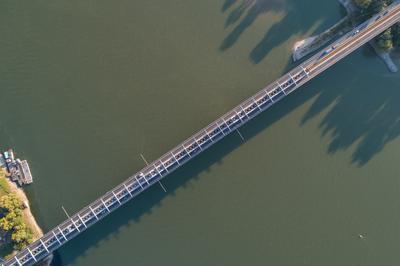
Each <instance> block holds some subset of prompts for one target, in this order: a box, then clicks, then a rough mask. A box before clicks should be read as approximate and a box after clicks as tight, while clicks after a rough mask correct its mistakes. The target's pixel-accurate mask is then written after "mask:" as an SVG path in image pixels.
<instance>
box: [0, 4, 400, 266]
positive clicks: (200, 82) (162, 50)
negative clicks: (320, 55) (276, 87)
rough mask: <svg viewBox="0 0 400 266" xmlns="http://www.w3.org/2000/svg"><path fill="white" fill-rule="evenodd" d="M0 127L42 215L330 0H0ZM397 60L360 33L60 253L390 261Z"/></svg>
mask: <svg viewBox="0 0 400 266" xmlns="http://www.w3.org/2000/svg"><path fill="white" fill-rule="evenodd" d="M0 10H1V11H0V14H1V20H2V21H3V22H2V23H0V33H1V36H2V37H1V41H0V58H1V65H0V76H1V78H0V88H1V92H2V94H1V97H0V104H1V105H0V106H1V107H2V110H3V112H2V115H1V117H0V140H1V147H2V148H7V147H13V148H14V149H15V150H16V152H17V154H18V156H19V157H21V158H26V159H28V160H29V162H30V166H31V170H32V173H33V176H34V184H33V185H31V186H30V187H29V188H27V193H28V196H29V198H30V199H31V203H32V209H33V212H34V214H35V215H36V217H37V218H38V221H39V223H40V224H41V225H42V226H43V229H44V230H45V231H46V230H49V229H51V228H52V227H53V226H55V225H57V224H58V223H60V222H61V221H63V220H64V219H65V218H66V217H65V214H64V212H63V211H62V209H61V206H64V207H65V209H66V210H67V211H68V212H70V213H71V214H72V213H74V212H76V211H77V210H79V209H80V208H81V207H83V206H84V205H85V204H87V203H89V202H91V201H92V200H94V199H95V198H96V197H97V196H99V195H101V194H102V193H104V192H105V191H107V190H108V189H109V188H111V187H113V186H114V185H116V184H118V183H119V182H121V181H122V180H124V179H125V178H126V177H128V176H129V175H130V174H132V173H134V172H136V171H137V170H139V169H140V168H142V167H143V166H144V162H143V161H142V159H141V157H140V154H143V155H144V156H145V157H146V159H147V160H148V161H151V160H153V159H156V158H157V157H158V156H159V155H161V154H162V153H163V152H165V151H167V150H168V149H169V148H171V147H173V146H174V145H175V144H177V143H178V142H180V141H181V140H183V139H184V138H186V137H188V136H190V135H191V134H192V133H194V132H195V131H196V130H198V129H200V128H201V127H203V126H205V125H206V124H208V123H209V122H210V121H212V120H213V119H215V118H216V117H218V116H219V115H221V114H222V113H224V112H225V111H227V110H229V109H230V108H231V107H233V106H234V105H235V104H237V103H239V102H240V101H241V100H243V99H244V98H246V97H248V96H250V95H252V94H253V93H255V92H257V91H258V90H259V89H261V88H262V87H263V86H264V85H266V84H268V83H269V82H271V81H273V80H274V79H276V78H278V77H279V76H280V75H281V74H282V73H284V72H285V71H286V70H288V69H290V68H291V67H292V66H293V64H292V63H291V48H292V46H293V44H294V43H295V42H296V41H298V40H300V39H302V38H304V37H308V36H310V35H312V34H313V33H315V32H321V31H322V30H323V29H325V28H326V27H328V26H329V25H332V24H333V23H335V22H336V21H338V20H339V19H340V17H341V15H342V14H343V12H344V11H343V10H342V8H341V7H340V6H339V4H338V3H337V2H336V1H335V0H330V1H320V0H302V1H299V0H218V1H215V0H202V1H181V0H170V1H163V0H153V1H127V0H122V1H104V0H100V1H94V0H87V1H77V0H71V1H62V0H56V1H54V0H52V1H50V0H38V1H23V2H20V1H11V0H4V1H2V2H1V3H0ZM399 82H400V74H390V73H389V72H388V71H387V69H386V68H385V66H384V64H383V63H382V62H381V61H380V60H379V59H378V58H377V57H376V56H374V54H373V53H372V52H371V50H370V49H369V48H368V47H365V48H362V49H360V50H358V51H357V52H355V53H354V54H352V55H350V56H349V57H348V58H346V59H344V60H343V61H342V62H340V63H338V64H337V65H336V66H334V67H333V68H331V69H329V70H328V71H326V72H325V73H323V74H322V75H321V76H319V77H318V78H316V79H315V80H313V81H311V82H310V83H308V84H307V85H305V86H304V87H303V88H302V89H301V90H299V91H298V92H296V93H294V94H293V95H291V96H290V97H288V98H287V99H285V100H284V101H282V102H281V103H279V104H278V105H276V106H274V107H273V108H272V109H270V110H268V111H267V112H266V113H265V114H263V115H261V116H260V117H258V118H257V119H255V120H254V121H252V122H250V123H249V124H248V125H246V126H245V127H243V128H242V129H241V130H240V131H241V133H242V135H243V136H244V138H245V141H244V142H243V141H242V140H241V138H240V137H239V136H238V135H236V134H233V135H231V136H229V137H227V138H226V139H225V140H223V141H222V142H220V143H219V144H217V145H216V146H215V147H213V148H211V149H210V150H208V151H207V152H205V153H204V154H202V155H201V156H199V157H198V158H196V159H195V160H194V161H193V162H191V163H189V164H188V165H186V166H185V167H184V168H182V169H181V170H179V171H177V172H176V173H174V174H172V175H171V176H169V177H168V178H166V179H165V180H164V181H163V185H164V186H165V187H166V189H167V190H168V192H167V193H164V191H163V190H162V189H161V188H160V187H159V186H154V187H153V188H151V189H150V190H149V191H147V192H146V193H144V194H142V195H141V196H140V197H138V198H137V199H135V200H134V201H132V202H130V203H129V204H127V205H126V206H124V207H123V208H122V209H120V210H118V211H116V212H115V213H113V214H112V215H111V216H110V217H108V218H106V219H105V220H103V221H102V222H101V223H99V224H98V225H96V226H95V227H93V228H91V229H89V230H88V231H87V232H85V233H84V234H82V235H81V236H79V237H77V238H76V239H75V240H73V241H71V242H70V243H69V244H67V245H66V246H64V247H63V248H61V249H60V250H59V252H57V256H56V261H55V265H63V266H66V265H74V266H83V265H98V266H102V265H113V266H125V265H137V266H139V265H140V266H145V265H160V264H161V265H174V266H176V265H193V266H197V265H199V266H202V265H285V266H289V265H293V266H299V265H308V266H310V265H315V266H320V265H326V266H329V265H332V266H337V265H341V266H347V265H348V266H354V265H363V266H367V265H385V266H388V265H398V261H399V260H400V253H399V252H398V242H399V241H400V224H399V221H400V193H399V192H400V177H399V174H398V173H399V170H400V166H399V165H400V164H399V161H398V159H399V156H398V155H399V154H400V141H399V139H398V138H397V137H398V135H399V133H400V124H399V121H400V120H399V118H400V105H399V104H398V99H400V88H399V85H398V84H399Z"/></svg>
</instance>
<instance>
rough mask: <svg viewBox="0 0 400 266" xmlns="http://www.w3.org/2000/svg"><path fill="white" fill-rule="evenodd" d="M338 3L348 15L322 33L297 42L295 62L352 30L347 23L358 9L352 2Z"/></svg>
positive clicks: (340, 1) (294, 48) (293, 51)
mask: <svg viewBox="0 0 400 266" xmlns="http://www.w3.org/2000/svg"><path fill="white" fill-rule="evenodd" d="M338 1H339V3H340V4H341V5H342V6H343V7H344V8H345V9H346V11H347V15H346V16H345V17H343V18H342V19H340V20H339V21H338V22H336V23H335V24H334V25H333V26H331V27H330V28H328V29H326V30H325V31H323V32H322V33H320V34H317V35H313V36H310V37H307V38H305V39H303V40H300V41H297V42H296V43H295V44H294V45H293V50H292V58H293V62H296V61H298V60H300V59H302V58H303V57H305V56H307V55H309V54H311V53H312V52H314V51H316V50H318V49H320V48H321V47H323V46H324V45H326V44H327V43H329V42H330V41H332V40H333V39H334V38H335V37H336V36H341V35H343V34H344V33H346V32H348V31H349V30H351V29H350V28H349V26H348V25H347V23H348V22H350V20H351V15H352V13H354V12H355V11H356V10H357V8H356V7H355V6H354V4H353V2H352V1H351V0H338Z"/></svg>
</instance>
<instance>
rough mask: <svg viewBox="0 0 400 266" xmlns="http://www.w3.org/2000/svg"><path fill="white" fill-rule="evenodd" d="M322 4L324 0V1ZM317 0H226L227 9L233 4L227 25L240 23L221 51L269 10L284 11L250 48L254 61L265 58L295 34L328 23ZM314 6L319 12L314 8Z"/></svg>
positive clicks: (221, 46)
mask: <svg viewBox="0 0 400 266" xmlns="http://www.w3.org/2000/svg"><path fill="white" fill-rule="evenodd" d="M321 5H322V4H321ZM315 6H316V3H315V0H302V1H298V0H242V1H240V3H238V1H231V0H225V2H224V4H223V8H222V10H223V11H226V10H228V9H229V8H232V10H231V12H230V13H229V14H228V17H227V19H226V23H225V26H226V27H227V26H230V25H232V24H234V23H237V25H236V26H234V28H233V29H232V31H231V32H230V33H229V34H228V35H227V36H226V37H225V39H224V40H223V41H222V43H221V45H220V50H221V51H226V50H228V49H229V48H231V47H232V46H233V45H234V44H235V43H236V42H237V41H238V40H239V38H240V36H241V35H242V34H243V33H244V32H245V31H246V30H247V29H248V28H249V27H250V26H251V25H252V24H253V23H254V22H255V20H256V19H257V18H258V17H259V16H261V15H263V14H265V13H268V12H283V13H284V17H283V18H282V19H281V20H280V21H278V22H276V23H275V24H274V25H272V27H271V28H270V29H269V30H268V31H267V32H266V33H265V35H264V37H263V38H262V39H261V40H260V41H259V42H258V43H257V44H256V45H255V47H254V48H253V49H252V50H251V51H250V54H249V59H250V61H251V62H253V63H254V64H257V63H259V62H261V61H262V60H263V59H264V58H265V57H266V56H267V55H268V53H269V51H271V50H272V49H273V48H275V47H277V46H279V45H281V44H282V43H284V42H285V41H287V39H288V38H290V37H291V36H292V35H294V34H304V33H306V32H307V31H309V29H310V28H311V27H312V26H313V25H314V24H315V23H319V26H318V27H317V29H315V31H314V32H318V31H320V30H321V29H322V28H324V27H327V23H326V22H327V21H330V19H329V18H327V17H326V15H325V14H324V13H323V12H318V7H315ZM310 9H314V10H316V12H310Z"/></svg>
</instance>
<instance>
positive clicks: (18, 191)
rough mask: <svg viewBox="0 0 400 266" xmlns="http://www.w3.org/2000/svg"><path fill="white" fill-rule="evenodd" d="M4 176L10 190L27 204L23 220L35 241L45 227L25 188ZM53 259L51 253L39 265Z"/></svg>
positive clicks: (48, 262) (45, 265) (15, 251)
mask: <svg viewBox="0 0 400 266" xmlns="http://www.w3.org/2000/svg"><path fill="white" fill-rule="evenodd" d="M0 178H1V177H0ZM2 178H4V179H5V180H6V182H7V185H8V187H9V189H10V191H9V192H10V193H14V194H15V195H16V196H17V197H18V198H19V199H20V200H21V201H22V202H23V204H24V206H25V209H24V210H23V211H22V213H23V220H24V222H25V223H26V225H27V227H28V228H30V229H31V231H32V235H33V241H36V240H38V239H39V238H41V237H42V236H43V229H42V228H41V227H40V226H39V224H38V222H37V221H36V218H35V216H34V215H33V213H32V211H31V207H30V202H29V199H28V197H27V195H26V194H25V191H24V190H23V188H21V187H18V185H17V184H15V183H14V182H13V181H11V180H10V179H9V178H8V177H7V176H4V177H2ZM17 252H18V251H17V250H13V252H12V253H11V254H9V255H7V256H10V255H15V254H16V253H17ZM52 260H53V254H50V255H49V256H48V257H46V258H45V259H43V260H42V261H40V262H38V265H43V266H49V265H50V264H51V261H52Z"/></svg>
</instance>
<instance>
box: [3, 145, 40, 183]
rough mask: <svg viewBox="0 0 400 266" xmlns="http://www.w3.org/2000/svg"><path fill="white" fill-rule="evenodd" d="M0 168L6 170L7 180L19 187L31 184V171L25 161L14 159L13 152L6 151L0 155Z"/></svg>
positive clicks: (10, 150)
mask: <svg viewBox="0 0 400 266" xmlns="http://www.w3.org/2000/svg"><path fill="white" fill-rule="evenodd" d="M0 167H2V168H3V169H5V170H6V172H7V174H8V176H9V178H10V179H11V180H12V181H13V182H15V183H17V184H18V185H19V186H23V185H29V184H31V183H33V178H32V174H31V169H30V168H29V164H28V162H27V161H26V160H22V161H21V160H20V159H18V158H17V159H16V158H15V156H14V151H13V150H12V149H8V150H7V151H5V152H3V153H0Z"/></svg>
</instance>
